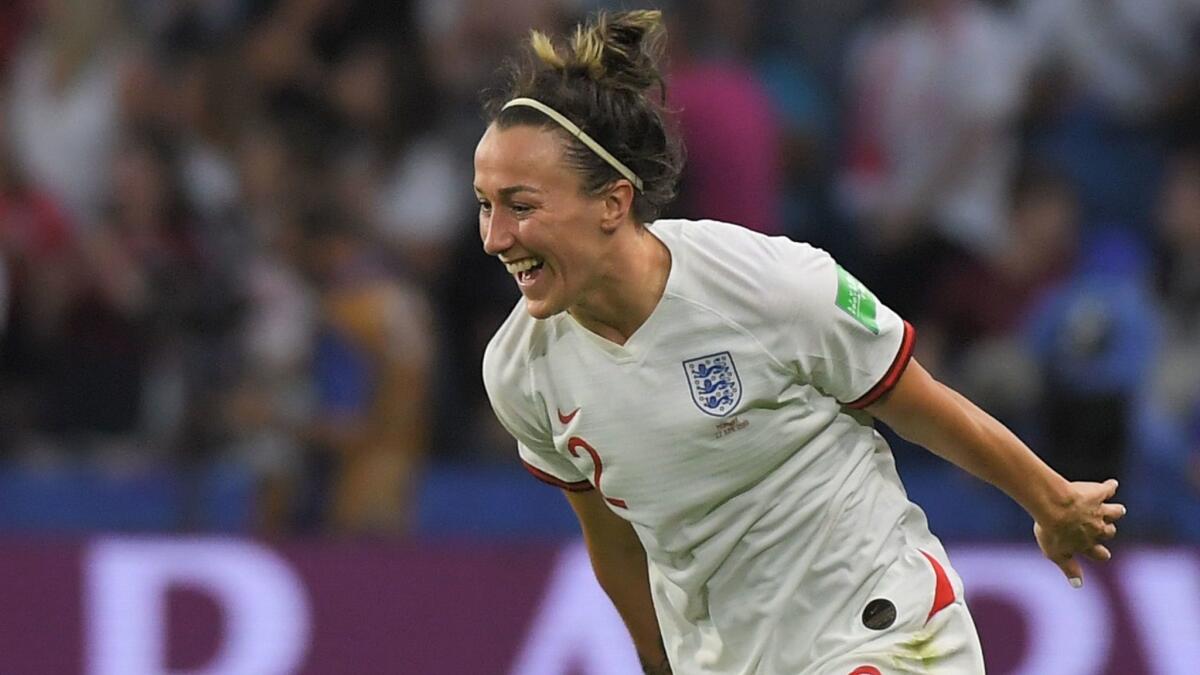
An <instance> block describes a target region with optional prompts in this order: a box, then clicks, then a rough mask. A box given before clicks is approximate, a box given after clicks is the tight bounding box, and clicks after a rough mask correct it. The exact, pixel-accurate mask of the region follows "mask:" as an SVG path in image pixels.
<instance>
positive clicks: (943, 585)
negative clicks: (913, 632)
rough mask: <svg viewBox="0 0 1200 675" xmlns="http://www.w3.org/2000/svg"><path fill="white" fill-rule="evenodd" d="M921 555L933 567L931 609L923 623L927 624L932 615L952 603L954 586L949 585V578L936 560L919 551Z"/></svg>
mask: <svg viewBox="0 0 1200 675" xmlns="http://www.w3.org/2000/svg"><path fill="white" fill-rule="evenodd" d="M921 555H923V556H925V559H926V560H928V561H929V564H930V565H932V566H933V576H934V579H935V582H936V583H935V584H934V590H933V607H932V608H930V610H929V616H927V617H925V622H926V623H929V620H930V619H932V618H933V615H934V614H937V613H938V612H940V611H942V610H943V609H946V608H947V607H949V606H950V605H951V604H952V603H953V602H954V586H953V585H951V583H950V577H948V576H946V570H945V568H943V567H942V564H941V563H940V562H938V561H937V558H934V557H933V556H931V555H929V554H928V553H926V552H925V551H921Z"/></svg>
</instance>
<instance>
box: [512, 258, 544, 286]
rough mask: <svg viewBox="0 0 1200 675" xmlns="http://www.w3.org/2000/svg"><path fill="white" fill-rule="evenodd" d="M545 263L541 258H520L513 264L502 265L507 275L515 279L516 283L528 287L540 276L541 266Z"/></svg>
mask: <svg viewBox="0 0 1200 675" xmlns="http://www.w3.org/2000/svg"><path fill="white" fill-rule="evenodd" d="M543 265H545V261H543V260H542V259H541V258H522V259H521V260H517V261H515V262H510V263H504V266H505V268H507V269H508V273H509V274H511V275H513V276H515V277H516V278H517V283H518V284H520V285H522V286H528V285H529V284H532V283H533V282H534V281H536V280H537V278H538V276H540V275H541V271H542V266H543Z"/></svg>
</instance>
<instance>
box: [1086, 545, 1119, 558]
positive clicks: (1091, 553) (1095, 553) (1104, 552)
mask: <svg viewBox="0 0 1200 675" xmlns="http://www.w3.org/2000/svg"><path fill="white" fill-rule="evenodd" d="M1083 554H1084V555H1086V556H1087V557H1089V558H1091V559H1092V560H1098V561H1100V562H1104V561H1105V560H1111V559H1112V551H1110V550H1108V547H1106V546H1103V545H1101V544H1096V545H1095V546H1093V547H1091V548H1089V549H1088V550H1086V551H1084V552H1083Z"/></svg>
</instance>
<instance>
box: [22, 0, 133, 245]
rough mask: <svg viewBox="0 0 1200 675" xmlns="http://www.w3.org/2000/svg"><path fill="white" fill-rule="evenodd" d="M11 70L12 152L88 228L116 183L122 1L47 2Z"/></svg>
mask: <svg viewBox="0 0 1200 675" xmlns="http://www.w3.org/2000/svg"><path fill="white" fill-rule="evenodd" d="M35 7H37V8H38V10H39V11H38V14H37V16H36V17H35V21H34V32H33V33H32V34H31V35H30V36H29V39H28V40H26V42H25V43H24V44H23V45H22V48H21V49H20V51H19V53H18V56H17V61H16V63H15V64H14V67H13V71H12V73H11V77H12V83H11V87H12V88H11V91H10V96H11V98H10V101H9V104H10V105H11V119H10V120H9V123H10V124H11V125H12V127H11V128H12V130H13V134H14V135H13V140H14V151H15V153H16V155H17V158H18V160H19V161H20V162H21V163H22V166H24V167H25V170H26V171H27V172H28V174H29V176H30V177H31V178H32V179H33V180H34V181H35V182H37V183H38V184H40V185H43V186H45V187H46V188H47V189H49V190H50V191H51V192H53V193H54V194H56V195H58V196H59V198H61V199H62V200H63V201H64V204H65V206H66V207H67V211H68V213H70V214H71V217H72V221H73V222H74V223H75V224H76V225H77V226H79V227H82V228H85V229H86V228H89V227H91V226H92V225H93V224H94V223H95V222H96V220H97V219H98V217H99V215H100V213H101V209H102V207H103V204H104V202H105V201H106V197H107V190H108V189H109V188H110V184H109V182H108V172H107V171H103V170H101V167H106V166H108V165H109V163H110V158H111V156H112V152H113V147H114V144H115V142H116V131H117V107H116V97H115V96H114V95H113V93H114V92H115V91H116V89H117V82H118V80H119V71H120V67H121V57H120V54H119V49H120V45H119V37H120V35H121V30H120V25H121V24H120V23H119V22H118V6H117V2H116V0H46V1H45V2H42V3H38V4H37V5H35Z"/></svg>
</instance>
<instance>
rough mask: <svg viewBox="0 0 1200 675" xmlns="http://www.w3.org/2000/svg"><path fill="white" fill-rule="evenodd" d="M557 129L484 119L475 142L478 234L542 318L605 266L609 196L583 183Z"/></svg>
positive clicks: (571, 302) (598, 278) (573, 298)
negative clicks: (506, 124)
mask: <svg viewBox="0 0 1200 675" xmlns="http://www.w3.org/2000/svg"><path fill="white" fill-rule="evenodd" d="M563 144H564V141H563V140H562V138H561V136H560V134H559V133H557V132H554V131H550V130H546V129H542V128H538V127H532V126H525V125H518V126H514V127H509V128H507V129H501V128H500V127H498V126H496V125H495V124H493V125H491V126H489V127H488V129H487V131H486V132H485V133H484V135H483V138H482V139H480V141H479V145H478V146H477V147H476V149H475V195H476V197H477V198H478V199H479V235H480V237H481V238H482V239H483V249H484V251H486V252H487V254H488V255H493V256H496V257H498V258H499V259H500V260H501V261H502V262H503V263H504V264H505V266H506V267H507V269H508V271H509V273H510V274H512V275H513V277H514V278H515V279H516V282H517V286H518V287H519V288H520V289H521V294H522V295H524V296H525V306H526V309H527V310H528V311H529V314H530V315H531V316H533V317H534V318H537V319H545V318H548V317H551V316H554V315H555V314H558V313H559V312H562V311H565V310H568V309H571V308H572V307H574V306H576V305H579V304H580V303H581V302H584V300H585V298H586V297H587V295H588V293H589V292H591V291H594V290H596V289H597V288H598V287H599V286H600V284H601V282H602V279H603V277H604V273H605V271H606V259H607V251H608V248H609V245H610V240H611V238H612V234H613V232H614V231H615V228H616V222H615V221H614V219H613V218H612V212H611V201H610V203H609V204H608V205H606V199H605V197H604V196H603V195H601V196H592V195H588V194H586V193H585V192H584V191H583V188H582V179H581V177H580V175H579V173H578V172H577V171H576V170H575V169H573V168H572V167H571V166H570V165H568V164H567V163H566V162H565V161H564V158H563Z"/></svg>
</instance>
